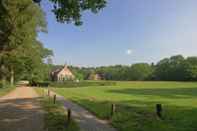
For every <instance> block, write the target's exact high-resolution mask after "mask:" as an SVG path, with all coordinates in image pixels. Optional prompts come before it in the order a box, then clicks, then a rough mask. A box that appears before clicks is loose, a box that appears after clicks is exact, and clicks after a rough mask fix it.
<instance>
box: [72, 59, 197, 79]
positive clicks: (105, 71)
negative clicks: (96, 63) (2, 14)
mask: <svg viewBox="0 0 197 131" xmlns="http://www.w3.org/2000/svg"><path fill="white" fill-rule="evenodd" d="M72 68H75V72H78V73H79V74H81V76H84V77H83V78H84V79H88V76H89V75H90V74H91V72H95V73H98V74H100V75H102V77H103V79H104V80H120V81H121V80H136V81H143V80H161V81H196V80H197V57H188V58H184V57H183V56H181V55H176V56H172V57H170V58H164V59H162V60H161V61H159V62H158V63H157V64H155V65H154V64H153V63H152V64H148V63H137V64H133V65H131V66H123V65H115V66H102V67H96V68H76V67H72ZM76 69H77V70H76Z"/></svg>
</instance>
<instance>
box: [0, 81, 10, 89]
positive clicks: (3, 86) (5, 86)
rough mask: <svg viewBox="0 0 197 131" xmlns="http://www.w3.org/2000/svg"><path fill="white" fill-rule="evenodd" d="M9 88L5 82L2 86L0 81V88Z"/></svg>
mask: <svg viewBox="0 0 197 131" xmlns="http://www.w3.org/2000/svg"><path fill="white" fill-rule="evenodd" d="M7 87H9V84H8V83H7V82H6V83H5V85H3V82H2V81H0V88H7Z"/></svg>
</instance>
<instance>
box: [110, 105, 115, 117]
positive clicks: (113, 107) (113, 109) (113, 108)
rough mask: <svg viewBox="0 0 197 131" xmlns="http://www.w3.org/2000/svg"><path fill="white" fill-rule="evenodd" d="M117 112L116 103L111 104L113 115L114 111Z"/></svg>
mask: <svg viewBox="0 0 197 131" xmlns="http://www.w3.org/2000/svg"><path fill="white" fill-rule="evenodd" d="M115 112H116V105H115V104H112V105H111V117H113V115H114V113H115Z"/></svg>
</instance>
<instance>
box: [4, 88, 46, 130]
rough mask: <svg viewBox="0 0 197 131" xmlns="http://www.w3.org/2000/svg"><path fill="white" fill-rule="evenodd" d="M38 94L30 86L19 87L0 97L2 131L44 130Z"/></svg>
mask: <svg viewBox="0 0 197 131" xmlns="http://www.w3.org/2000/svg"><path fill="white" fill-rule="evenodd" d="M38 99H39V98H38V95H37V94H36V92H35V91H34V90H33V89H32V88H30V87H18V88H16V89H15V90H14V91H12V92H11V93H9V94H7V95H6V96H4V97H1V98H0V131H44V130H43V126H44V121H43V111H42V110H41V108H40V106H39V102H38Z"/></svg>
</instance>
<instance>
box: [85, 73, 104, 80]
mask: <svg viewBox="0 0 197 131" xmlns="http://www.w3.org/2000/svg"><path fill="white" fill-rule="evenodd" d="M88 79H89V80H102V76H101V75H100V74H95V73H91V74H90V75H89V77H88Z"/></svg>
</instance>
